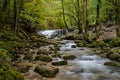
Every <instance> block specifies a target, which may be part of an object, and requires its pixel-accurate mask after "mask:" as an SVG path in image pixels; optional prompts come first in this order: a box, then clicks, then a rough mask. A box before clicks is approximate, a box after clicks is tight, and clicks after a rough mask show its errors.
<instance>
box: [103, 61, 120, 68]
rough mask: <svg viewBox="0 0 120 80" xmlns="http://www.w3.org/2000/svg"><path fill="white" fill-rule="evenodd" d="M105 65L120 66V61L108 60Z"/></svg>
mask: <svg viewBox="0 0 120 80" xmlns="http://www.w3.org/2000/svg"><path fill="white" fill-rule="evenodd" d="M104 65H107V66H115V67H120V62H116V61H112V62H106V63H104Z"/></svg>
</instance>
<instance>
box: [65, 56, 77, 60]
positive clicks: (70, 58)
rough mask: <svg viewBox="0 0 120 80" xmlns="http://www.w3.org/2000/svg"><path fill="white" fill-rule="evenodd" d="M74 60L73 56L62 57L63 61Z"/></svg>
mask: <svg viewBox="0 0 120 80" xmlns="http://www.w3.org/2000/svg"><path fill="white" fill-rule="evenodd" d="M75 58H76V56H75V55H68V56H63V59H64V60H74V59H75Z"/></svg>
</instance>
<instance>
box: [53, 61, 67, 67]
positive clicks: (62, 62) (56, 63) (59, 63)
mask: <svg viewBox="0 0 120 80" xmlns="http://www.w3.org/2000/svg"><path fill="white" fill-rule="evenodd" d="M52 65H54V66H61V65H67V61H58V62H52Z"/></svg>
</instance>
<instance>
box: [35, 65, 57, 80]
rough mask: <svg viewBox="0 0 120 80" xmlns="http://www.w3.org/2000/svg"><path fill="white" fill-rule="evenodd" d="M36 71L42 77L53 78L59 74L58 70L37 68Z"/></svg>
mask: <svg viewBox="0 0 120 80" xmlns="http://www.w3.org/2000/svg"><path fill="white" fill-rule="evenodd" d="M34 71H35V72H37V73H38V74H40V75H41V76H42V77H46V78H53V77H55V76H56V74H57V73H58V72H59V69H57V68H54V69H46V68H43V67H39V66H37V67H36V68H35V70H34Z"/></svg>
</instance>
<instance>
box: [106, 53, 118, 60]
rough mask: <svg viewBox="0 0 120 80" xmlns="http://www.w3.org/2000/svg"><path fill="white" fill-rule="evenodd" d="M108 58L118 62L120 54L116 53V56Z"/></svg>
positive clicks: (112, 55)
mask: <svg viewBox="0 0 120 80" xmlns="http://www.w3.org/2000/svg"><path fill="white" fill-rule="evenodd" d="M108 58H109V59H112V60H118V59H119V58H120V54H118V53H114V54H111V55H109V57H108Z"/></svg>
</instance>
